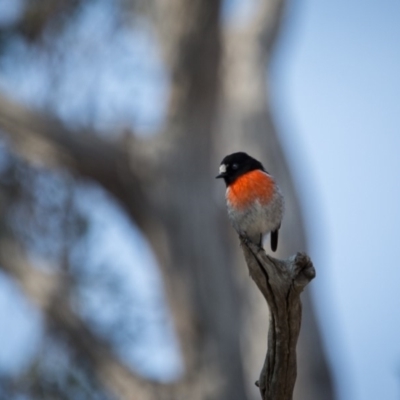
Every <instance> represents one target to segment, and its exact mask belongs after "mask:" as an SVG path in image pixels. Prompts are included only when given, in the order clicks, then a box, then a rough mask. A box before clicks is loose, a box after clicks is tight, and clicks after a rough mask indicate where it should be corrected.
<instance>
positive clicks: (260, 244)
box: [258, 233, 263, 249]
mask: <svg viewBox="0 0 400 400" xmlns="http://www.w3.org/2000/svg"><path fill="white" fill-rule="evenodd" d="M262 238H263V234H262V233H260V241H259V242H258V247H259V248H260V249H262V248H263V247H262Z"/></svg>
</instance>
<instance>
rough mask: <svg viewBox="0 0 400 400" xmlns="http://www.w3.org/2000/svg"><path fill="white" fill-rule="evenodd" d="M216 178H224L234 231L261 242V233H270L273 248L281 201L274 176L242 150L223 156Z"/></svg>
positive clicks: (274, 247) (272, 247)
mask: <svg viewBox="0 0 400 400" xmlns="http://www.w3.org/2000/svg"><path fill="white" fill-rule="evenodd" d="M217 178H223V179H224V181H225V184H226V195H225V197H226V204H227V208H228V216H229V219H230V221H231V223H232V225H233V227H234V228H235V230H236V232H237V233H238V234H239V235H240V236H242V237H245V238H247V239H249V240H250V241H252V242H253V243H255V244H258V245H260V246H261V244H262V238H263V236H264V235H266V234H268V233H271V249H272V251H275V250H276V249H277V247H278V232H279V228H280V226H281V221H282V216H283V210H284V201H283V196H282V193H281V191H280V189H279V187H278V185H277V184H276V182H275V180H274V178H273V177H272V176H271V175H270V174H269V173H268V172H267V171H266V170H265V169H264V167H263V165H262V164H261V163H260V161H257V160H256V159H255V158H253V157H250V156H249V155H248V154H246V153H243V152H239V153H233V154H230V155H228V156H226V157H225V158H224V159H223V160H222V162H221V165H220V167H219V174H218V176H217Z"/></svg>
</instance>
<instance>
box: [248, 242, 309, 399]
mask: <svg viewBox="0 0 400 400" xmlns="http://www.w3.org/2000/svg"><path fill="white" fill-rule="evenodd" d="M241 245H242V249H243V253H244V256H245V259H246V263H247V266H248V268H249V272H250V276H251V277H252V278H253V280H254V282H255V283H256V285H257V286H258V288H259V290H260V291H261V293H262V294H263V296H264V297H265V299H266V300H267V303H268V306H269V310H270V326H269V332H268V350H267V355H266V358H265V362H264V366H263V368H262V370H261V374H260V378H259V380H258V381H257V382H256V384H257V386H258V387H259V388H260V393H261V398H262V399H263V400H291V399H292V398H293V390H294V385H295V382H296V376H297V364H296V344H297V339H298V337H299V333H300V325H301V301H300V293H301V292H302V291H303V289H304V287H305V286H306V285H307V284H308V283H309V282H310V281H311V280H312V279H313V278H314V277H315V269H314V267H313V264H312V262H311V260H310V258H309V257H308V256H307V255H306V254H304V253H297V254H296V255H295V256H293V257H290V258H289V259H287V260H278V259H276V258H273V257H270V256H268V255H267V254H266V253H265V251H264V249H262V248H260V247H258V246H257V245H255V244H253V243H251V242H249V241H247V240H246V239H245V238H241Z"/></svg>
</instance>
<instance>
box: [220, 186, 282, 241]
mask: <svg viewBox="0 0 400 400" xmlns="http://www.w3.org/2000/svg"><path fill="white" fill-rule="evenodd" d="M227 206H228V215H229V219H230V221H231V223H232V225H233V227H234V228H235V230H236V232H237V233H238V234H239V235H243V236H247V237H248V238H249V239H250V240H251V241H252V242H254V243H259V242H260V239H261V237H262V236H264V235H266V234H267V233H269V232H271V231H274V230H276V229H278V228H279V226H280V224H281V221H282V217H283V209H284V203H283V197H282V194H281V193H280V192H279V191H276V192H275V194H274V196H273V198H272V200H271V201H270V202H269V203H268V204H267V205H263V206H262V205H261V203H260V202H259V201H255V202H254V203H253V205H252V206H251V207H249V208H247V209H246V210H245V211H238V210H237V209H234V208H233V207H232V206H231V204H230V203H229V201H228V202H227Z"/></svg>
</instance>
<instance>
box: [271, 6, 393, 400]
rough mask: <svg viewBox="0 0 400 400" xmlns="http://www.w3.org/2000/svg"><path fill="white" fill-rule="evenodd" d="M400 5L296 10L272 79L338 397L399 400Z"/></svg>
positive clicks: (293, 11) (293, 9)
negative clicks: (302, 212)
mask: <svg viewBox="0 0 400 400" xmlns="http://www.w3.org/2000/svg"><path fill="white" fill-rule="evenodd" d="M399 18H400V2H398V1H395V0H392V1H380V2H377V1H345V0H339V1H335V2H326V1H318V0H306V1H302V2H300V3H299V4H297V5H294V4H293V5H292V8H291V9H290V10H289V15H288V24H287V29H286V31H285V33H284V35H283V37H282V39H281V45H282V47H280V49H279V50H278V57H277V59H276V60H275V63H274V68H273V72H272V76H273V77H274V78H275V80H274V84H273V88H274V94H275V102H274V104H275V110H276V112H277V116H278V121H279V125H280V127H281V128H282V132H283V136H284V138H285V143H286V146H287V149H288V152H289V154H290V155H291V157H290V160H291V162H292V165H293V167H294V168H293V169H294V171H295V173H296V175H297V177H298V185H299V188H300V189H304V190H301V193H302V198H303V202H304V208H305V211H306V216H307V218H306V220H307V223H308V229H309V234H310V238H311V241H310V244H311V253H312V255H313V256H314V260H315V261H316V267H317V273H318V275H317V277H318V279H317V280H316V281H315V282H314V283H313V285H312V286H313V293H314V297H315V299H316V304H317V308H318V314H319V317H320V321H321V322H322V324H323V331H324V334H325V335H324V341H325V343H326V345H327V349H328V353H329V355H330V358H331V360H332V364H333V366H334V371H335V376H336V380H337V386H338V393H339V395H340V399H342V400H345V399H346V400H347V399H348V400H350V399H351V400H376V399H385V400H395V399H396V400H398V399H399V398H400V300H399V296H398V292H399V288H400V268H399V260H398V253H397V251H398V248H399V245H398V243H399V234H398V232H399V230H398V226H399V225H400V207H399V206H400V174H399V172H400V98H399V93H400V74H399V72H400V45H399V43H400V23H399V21H400V20H399Z"/></svg>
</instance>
